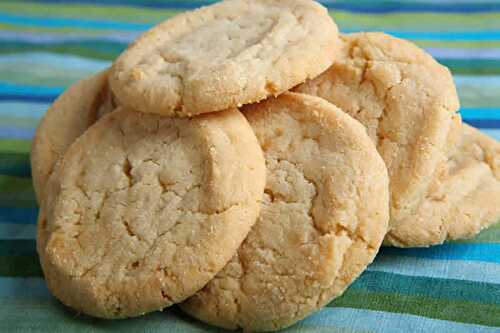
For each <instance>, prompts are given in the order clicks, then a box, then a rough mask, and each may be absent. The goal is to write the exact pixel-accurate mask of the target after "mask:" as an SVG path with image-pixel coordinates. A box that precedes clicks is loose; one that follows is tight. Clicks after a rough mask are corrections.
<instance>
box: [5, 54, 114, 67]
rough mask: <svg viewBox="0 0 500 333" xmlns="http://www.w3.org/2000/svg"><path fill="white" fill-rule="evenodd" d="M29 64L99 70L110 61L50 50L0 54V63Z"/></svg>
mask: <svg viewBox="0 0 500 333" xmlns="http://www.w3.org/2000/svg"><path fill="white" fill-rule="evenodd" d="M4 63H8V64H29V65H30V67H34V66H37V65H38V66H40V65H42V66H49V67H50V66H52V67H58V68H67V69H71V70H74V69H79V70H89V71H100V70H103V69H104V68H106V67H108V66H109V65H111V62H110V61H107V60H97V59H91V58H85V57H80V56H76V55H68V54H57V53H51V52H27V53H16V54H12V55H11V54H8V55H0V64H4Z"/></svg>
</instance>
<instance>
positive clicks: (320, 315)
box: [293, 307, 498, 333]
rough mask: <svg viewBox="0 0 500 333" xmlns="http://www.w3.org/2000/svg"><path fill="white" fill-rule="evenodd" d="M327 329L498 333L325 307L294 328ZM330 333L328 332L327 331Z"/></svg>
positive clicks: (480, 327)
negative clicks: (316, 327)
mask: <svg viewBox="0 0 500 333" xmlns="http://www.w3.org/2000/svg"><path fill="white" fill-rule="evenodd" d="M313 325H314V326H320V327H324V328H337V329H342V328H344V329H351V330H354V331H356V332H358V331H361V332H365V331H368V332H380V333H400V332H414V333H420V332H422V333H428V332H450V333H451V332H453V333H471V332H475V333H495V332H496V333H498V328H494V327H488V326H483V325H474V324H466V323H458V322H452V321H448V320H440V319H432V318H426V317H421V316H416V315H410V314H399V313H392V312H383V311H372V310H363V309H350V308H342V307H326V308H323V309H321V311H318V312H317V313H315V314H313V315H312V316H309V317H308V318H306V319H304V320H303V321H301V322H300V323H299V324H297V325H295V326H294V327H293V328H294V329H296V331H295V332H303V331H304V332H305V331H306V330H307V326H313ZM326 331H327V330H325V332H326Z"/></svg>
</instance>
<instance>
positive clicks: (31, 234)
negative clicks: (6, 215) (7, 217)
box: [0, 223, 36, 239]
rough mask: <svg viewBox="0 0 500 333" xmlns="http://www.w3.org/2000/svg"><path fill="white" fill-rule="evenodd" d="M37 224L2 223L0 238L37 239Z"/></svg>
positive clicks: (0, 225) (0, 224)
mask: <svg viewBox="0 0 500 333" xmlns="http://www.w3.org/2000/svg"><path fill="white" fill-rule="evenodd" d="M35 237H36V225H35V224H19V223H0V239H35Z"/></svg>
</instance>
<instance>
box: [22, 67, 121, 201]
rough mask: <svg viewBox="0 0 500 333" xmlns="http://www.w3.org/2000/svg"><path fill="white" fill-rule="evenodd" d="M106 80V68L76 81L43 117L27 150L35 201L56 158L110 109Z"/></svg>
mask: <svg viewBox="0 0 500 333" xmlns="http://www.w3.org/2000/svg"><path fill="white" fill-rule="evenodd" d="M107 81H108V70H105V71H102V72H100V73H98V74H96V75H94V76H91V77H89V78H87V79H84V80H81V81H78V82H77V83H75V84H74V85H72V86H71V87H69V88H68V89H67V90H66V91H65V92H64V93H63V94H62V95H61V96H59V97H58V98H57V99H56V100H55V102H54V103H53V104H52V105H51V106H50V108H49V109H48V110H47V112H46V113H45V115H44V116H43V118H42V121H41V122H40V125H39V126H38V128H37V130H36V133H35V137H34V138H33V147H32V150H31V176H32V178H33V187H34V189H35V194H36V197H37V200H38V202H39V203H40V201H41V200H42V198H43V191H44V188H45V184H46V182H47V180H48V179H49V177H50V174H51V173H52V170H53V169H54V166H55V164H56V163H57V161H58V160H60V159H61V158H62V157H63V156H64V153H65V152H66V150H68V148H69V146H70V145H71V144H72V143H73V142H74V141H75V140H76V139H77V138H78V137H79V136H80V135H82V134H83V132H85V130H87V128H89V126H91V125H92V124H93V123H95V122H96V120H97V119H98V118H100V117H101V116H102V115H104V114H106V113H108V112H111V111H112V110H113V109H114V107H115V105H114V101H113V97H112V94H111V91H110V89H109V87H108V82H107Z"/></svg>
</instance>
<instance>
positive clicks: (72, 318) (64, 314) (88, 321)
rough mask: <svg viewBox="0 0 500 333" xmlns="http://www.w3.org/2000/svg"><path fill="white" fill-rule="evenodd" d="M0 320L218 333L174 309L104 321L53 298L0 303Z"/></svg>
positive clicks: (0, 325) (19, 325) (66, 327)
mask: <svg viewBox="0 0 500 333" xmlns="http://www.w3.org/2000/svg"><path fill="white" fill-rule="evenodd" d="M0 318H2V320H0V331H2V332H4V331H5V332H13V331H16V332H48V333H49V332H50V333H53V332H82V333H83V332H85V333H89V332H92V333H96V332H103V333H106V332H184V333H188V332H189V333H217V332H219V333H220V332H221V329H219V328H217V327H213V326H209V325H205V324H203V323H200V322H197V321H194V320H193V319H191V318H189V317H188V316H187V315H185V314H183V313H181V311H180V310H179V309H178V308H177V307H170V308H168V309H165V310H164V311H162V312H159V311H158V312H154V313H150V314H147V315H144V316H140V317H137V318H129V319H127V320H105V319H97V318H92V317H89V316H86V315H84V314H81V313H76V312H74V311H72V310H70V309H69V308H67V307H65V306H63V305H62V304H61V303H59V302H58V301H57V300H56V299H54V298H51V299H48V300H46V299H5V298H4V299H0ZM333 332H335V331H333Z"/></svg>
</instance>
